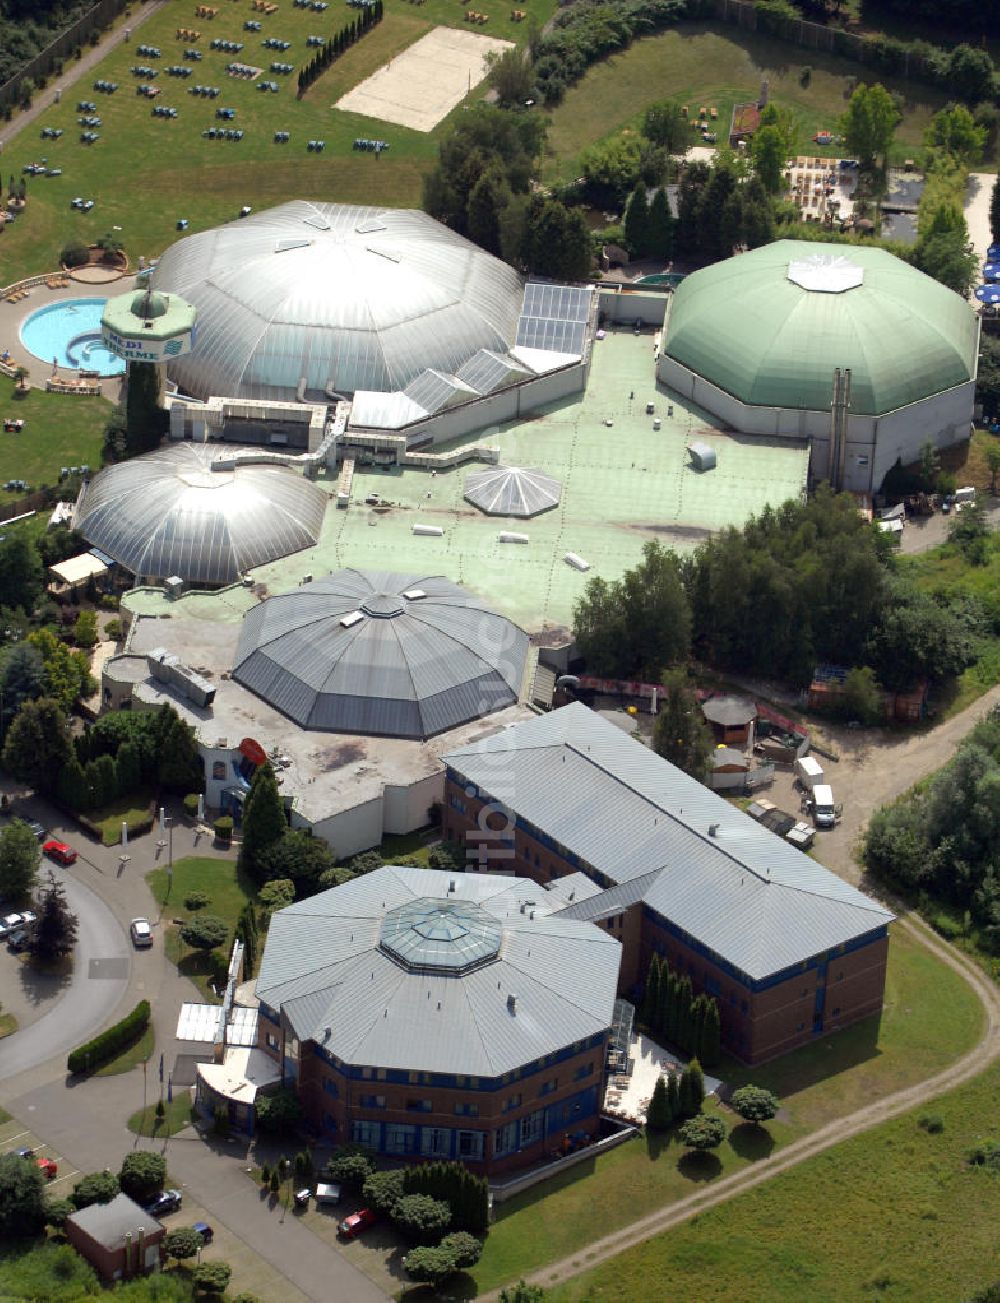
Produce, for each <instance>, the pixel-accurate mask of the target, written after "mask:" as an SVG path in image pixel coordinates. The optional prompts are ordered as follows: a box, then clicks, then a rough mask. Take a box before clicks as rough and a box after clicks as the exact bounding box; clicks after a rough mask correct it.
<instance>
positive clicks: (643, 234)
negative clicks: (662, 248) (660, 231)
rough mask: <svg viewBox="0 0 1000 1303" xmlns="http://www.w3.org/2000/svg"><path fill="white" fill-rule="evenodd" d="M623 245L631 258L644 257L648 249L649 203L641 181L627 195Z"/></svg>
mask: <svg viewBox="0 0 1000 1303" xmlns="http://www.w3.org/2000/svg"><path fill="white" fill-rule="evenodd" d="M625 243H626V244H627V245H628V248H629V252H630V253H631V254H632V257H633V258H643V257H645V255H646V253H647V251H648V249H649V203H648V201H647V199H646V186H645V184H644V183H643V182H642V181H640V182H639V184H638V185H637V186H636V187H635V189H634V190H633V191H632V193H631V195H629V200H628V203H627V204H626V206H625Z"/></svg>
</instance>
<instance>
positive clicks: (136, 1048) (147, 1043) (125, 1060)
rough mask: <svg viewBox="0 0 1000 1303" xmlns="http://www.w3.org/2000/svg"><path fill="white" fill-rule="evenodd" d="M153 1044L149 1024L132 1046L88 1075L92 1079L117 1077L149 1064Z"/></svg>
mask: <svg viewBox="0 0 1000 1303" xmlns="http://www.w3.org/2000/svg"><path fill="white" fill-rule="evenodd" d="M155 1043H156V1036H155V1033H154V1032H153V1024H152V1023H150V1024H149V1026H148V1027H147V1028H146V1030H145V1031H144V1032H143V1033H142V1035H141V1036H140V1037H139V1039H138V1040H137V1041H136V1042H135V1044H134V1045H130V1046H129V1047H128V1049H127V1050H122V1052H121V1054H119V1055H118V1056H117V1058H114V1059H109V1060H108V1062H107V1063H105V1064H104V1065H103V1066H102V1067H100V1068H95V1069H94V1071H93V1072H92V1073H91V1074H90V1075H91V1076H92V1077H117V1076H118V1074H119V1073H121V1072H131V1071H132V1069H133V1068H136V1067H138V1066H139V1064H140V1063H148V1062H149V1060H150V1059H151V1058H152V1056H153V1046H154V1045H155Z"/></svg>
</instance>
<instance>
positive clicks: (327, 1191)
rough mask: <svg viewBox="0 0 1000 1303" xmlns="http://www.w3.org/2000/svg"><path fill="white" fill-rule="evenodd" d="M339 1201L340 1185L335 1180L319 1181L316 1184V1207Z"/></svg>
mask: <svg viewBox="0 0 1000 1303" xmlns="http://www.w3.org/2000/svg"><path fill="white" fill-rule="evenodd" d="M334 1203H340V1186H339V1185H338V1184H337V1183H336V1182H335V1181H320V1182H319V1184H318V1185H317V1186H316V1204H317V1206H318V1207H324V1206H325V1205H329V1204H334Z"/></svg>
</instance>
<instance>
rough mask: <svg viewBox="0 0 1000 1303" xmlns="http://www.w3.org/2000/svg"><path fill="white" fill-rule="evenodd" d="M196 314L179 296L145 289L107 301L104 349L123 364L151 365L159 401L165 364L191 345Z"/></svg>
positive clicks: (102, 331)
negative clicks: (142, 363) (140, 363)
mask: <svg viewBox="0 0 1000 1303" xmlns="http://www.w3.org/2000/svg"><path fill="white" fill-rule="evenodd" d="M196 315H197V313H196V311H195V309H194V307H193V306H192V305H191V304H190V303H187V302H185V300H184V299H182V298H181V297H180V296H179V295H177V294H163V293H161V292H160V291H158V290H153V289H150V288H149V287H148V286H147V288H146V289H139V290H133V291H132V292H131V293H130V294H120V295H118V297H117V298H114V299H108V301H107V303H106V304H105V307H104V313H103V315H102V316H101V335H102V337H103V340H104V344H105V347H106V348H108V349H109V350H110V351H111V352H112V353H115V354H117V356H118V357H121V358H124V359H125V361H126V362H128V363H130V364H131V363H132V362H151V363H152V364H153V365H154V366H155V367H156V372H157V375H158V377H159V381H160V396H161V399H162V396H163V387H164V382H165V380H166V371H167V363H168V362H172V361H173V360H174V358H176V357H183V355H184V354H185V353H190V352H191V349H192V347H193V346H194V336H195V317H196Z"/></svg>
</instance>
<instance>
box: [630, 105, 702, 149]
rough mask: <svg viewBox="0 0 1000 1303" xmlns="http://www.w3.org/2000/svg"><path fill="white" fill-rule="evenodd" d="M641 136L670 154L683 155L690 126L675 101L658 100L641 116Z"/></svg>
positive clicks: (689, 133) (689, 134) (688, 139)
mask: <svg viewBox="0 0 1000 1303" xmlns="http://www.w3.org/2000/svg"><path fill="white" fill-rule="evenodd" d="M642 134H643V135H644V136H645V137H646V139H647V140H651V141H652V142H653V144H654V145H661V146H662V147H663V148H664V149H665V150H667V152H668V153H670V154H683V153H684V151H685V150H686V149H687V147H688V143H689V141H690V139H691V124H690V123H689V122H688V120H687V118H686V117H685V116H684V114H683V112H682V111H681V106H680V105H679V104H678V103H677V101H676V100H658V101H657V102H656V103H655V104H650V106H649V107H648V108H647V109H646V112H645V113H644V114H643V116H642Z"/></svg>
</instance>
